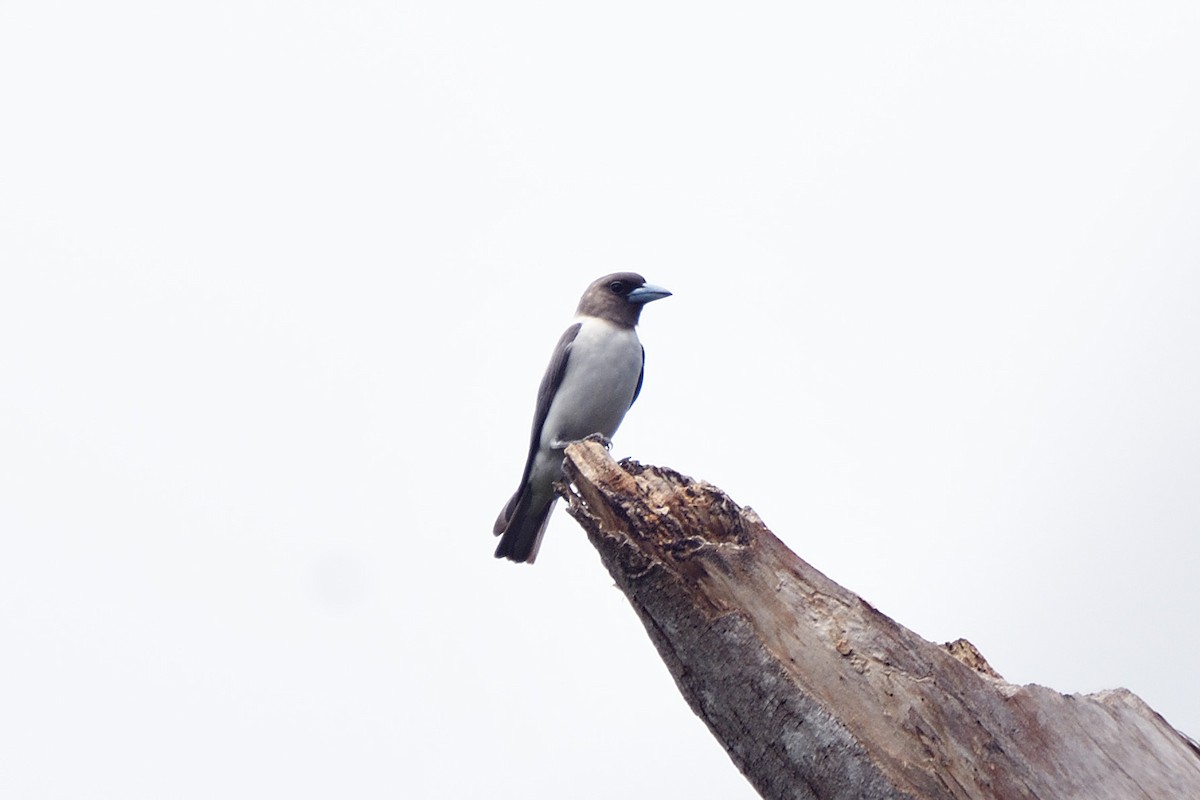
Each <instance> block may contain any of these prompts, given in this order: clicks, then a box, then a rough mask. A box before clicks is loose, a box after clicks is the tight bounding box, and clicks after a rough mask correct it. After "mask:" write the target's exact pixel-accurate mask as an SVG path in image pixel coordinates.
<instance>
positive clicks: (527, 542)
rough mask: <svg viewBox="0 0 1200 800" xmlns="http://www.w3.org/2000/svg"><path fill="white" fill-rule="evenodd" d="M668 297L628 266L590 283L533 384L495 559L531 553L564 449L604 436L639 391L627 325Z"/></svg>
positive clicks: (640, 359) (638, 367)
mask: <svg viewBox="0 0 1200 800" xmlns="http://www.w3.org/2000/svg"><path fill="white" fill-rule="evenodd" d="M670 295H671V293H670V292H668V291H667V290H666V289H663V288H661V287H659V286H654V285H652V284H649V283H646V281H645V279H644V278H642V276H641V275H638V274H636V273H633V272H616V273H613V274H612V275H605V276H604V277H603V278H600V279H598V280H596V281H594V282H593V283H592V285H591V286H589V287H588V288H587V291H586V292H584V293H583V297H581V298H580V299H579V308H577V309H576V310H575V321H574V323H573V324H572V325H571V327H569V328H567V330H566V332H565V333H563V335H562V338H561V339H559V340H558V346H557V347H555V348H554V354H553V355H552V356H551V357H550V365H549V366H548V367H546V374H545V375H544V376H542V383H541V386H539V387H538V394H537V407H536V408H535V410H534V412H533V434H532V436H531V437H530V440H529V456H528V457H527V458H526V459H525V471H524V472H523V473H522V474H521V483H520V485H519V486H518V488H517V491H516V493H515V494H513V496H512V499H511V500H509V501H508V504H507V505H505V506H504V510H503V511H501V512H500V516H499V517H497V518H496V524H495V526H494V527H493V529H492V532H493V533H494V534H496V535H497V536H499V537H500V545H499V546H498V547H497V548H496V558H507V559H510V560H511V561H518V562H519V561H524V562H528V563H530V564H532V563H533V560H534V559H535V558H537V553H538V547H539V546H541V543H542V535H543V534H544V533H545V532H546V523H547V522H549V520H550V511H551V510H552V509H553V508H554V503H555V501H556V500H557V499H558V497H557V496H556V495H555V494H554V481H556V480H558V479H559V478H560V477H562V463H563V448H565V447H566V446H567V444H569V443H570V442H574V441H578V440H580V439H584V438H586V437H588V436H590V435H591V434H593V433H599V434H601V435H603V436H604V437H605V438H606V439H611V438H612V436H613V434H614V433H616V432H617V426H619V425H620V424H621V420H622V419H623V418H624V417H625V412H626V411H628V410H629V407H630V406H632V405H633V401H634V400H637V397H638V393H639V392H641V390H642V367H643V363H644V362H645V351H644V350H643V349H642V343H641V342H640V341H638V337H637V331H635V330H634V327H635V326H636V325H637V323H638V317H639V316H640V315H641V313H642V306H644V305H645V304H646V303H649V302H650V301H652V300H658V299H660V298H663V297H669V296H670Z"/></svg>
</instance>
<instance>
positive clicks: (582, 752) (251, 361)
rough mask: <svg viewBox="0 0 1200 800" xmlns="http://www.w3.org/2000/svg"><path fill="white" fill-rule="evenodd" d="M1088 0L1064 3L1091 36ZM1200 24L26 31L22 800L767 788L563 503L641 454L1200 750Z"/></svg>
mask: <svg viewBox="0 0 1200 800" xmlns="http://www.w3.org/2000/svg"><path fill="white" fill-rule="evenodd" d="M1048 5H1050V6H1052V7H1049V8H1048V7H1047V6H1048ZM1197 42H1200V6H1198V5H1197V4H1195V3H1191V2H1180V3H1174V4H1171V3H1159V4H1153V3H1151V4H1144V3H1143V4H1126V3H1121V4H1115V3H1094V2H1088V3H1082V2H1081V3H1056V4H1045V3H1000V2H993V3H988V4H980V3H972V4H963V3H949V2H942V3H921V4H916V3H877V4H860V5H856V6H849V5H846V4H839V5H838V6H837V7H836V8H831V7H828V4H821V5H820V6H817V5H815V4H796V3H766V4H736V7H735V5H734V4H705V3H686V4H685V3H655V2H649V3H647V2H637V3H621V2H618V3H606V4H604V5H602V6H601V5H593V6H587V7H584V6H577V5H575V6H573V5H570V4H562V3H454V2H438V3H432V2H423V3H415V4H414V3H392V2H353V1H352V0H338V1H336V2H335V1H334V0H327V1H326V2H316V1H314V0H304V1H302V2H301V1H299V0H291V1H290V2H261V1H255V0H237V2H213V1H212V0H209V2H205V3H191V4H181V3H167V4H164V3H159V2H149V1H147V2H142V3H132V2H110V3H83V2H52V1H50V0H38V1H37V2H24V1H22V0H6V2H4V3H3V4H0V109H3V120H4V121H3V123H2V124H0V269H2V270H3V284H2V286H3V289H2V291H0V536H2V539H0V640H2V641H3V642H4V652H5V655H4V657H3V658H2V659H0V709H2V711H0V752H3V753H4V754H5V755H4V758H3V763H2V764H0V795H3V796H4V797H6V798H7V797H11V798H80V797H87V798H120V800H133V799H135V798H154V800H160V798H164V797H170V798H209V797H232V798H261V797H289V798H334V797H338V798H341V797H355V798H395V797H428V798H463V797H496V798H508V797H514V798H515V797H521V798H530V797H535V798H558V797H575V798H603V797H612V796H624V797H684V796H686V797H690V798H701V799H703V798H750V797H753V796H754V793H753V792H752V791H751V790H750V788H749V785H748V784H746V783H745V782H744V780H743V779H742V778H741V777H740V775H739V774H738V773H737V771H736V770H735V769H734V767H733V766H732V765H731V763H730V762H729V760H728V759H727V758H726V756H725V755H724V753H723V751H722V750H721V749H720V748H719V747H718V746H717V745H716V743H715V742H714V741H713V740H712V739H711V737H710V736H709V734H708V733H707V731H706V729H705V728H704V727H703V725H702V724H701V723H700V722H699V721H698V720H697V719H696V718H695V717H694V716H693V715H692V713H691V711H690V710H689V709H688V707H687V706H686V704H685V703H684V701H683V699H682V698H681V697H680V696H679V695H678V693H677V692H676V690H675V688H674V686H673V683H672V682H671V679H670V677H669V676H668V674H667V672H666V669H665V667H663V665H662V664H661V662H660V661H659V660H658V657H657V655H656V654H655V653H654V651H653V649H652V647H651V645H650V644H649V642H648V640H647V639H646V636H645V634H644V633H643V631H642V630H641V627H640V624H639V623H638V621H637V619H636V617H635V616H634V614H633V613H632V611H631V610H630V609H629V608H628V606H627V604H626V601H625V599H624V597H623V596H622V595H621V594H620V593H619V592H617V591H616V590H615V589H613V588H612V585H611V580H610V579H609V578H608V576H607V574H606V573H605V572H604V570H603V568H602V567H601V565H600V563H599V559H598V558H597V557H596V555H595V553H594V551H592V550H591V548H590V546H589V545H588V544H587V542H586V540H585V538H584V537H583V535H582V533H581V532H580V530H579V529H578V528H577V527H576V526H575V525H574V524H573V523H572V522H571V521H570V519H569V518H568V517H566V515H565V514H564V513H563V512H562V511H561V509H560V510H559V512H558V513H557V516H556V518H555V520H554V522H553V523H552V525H551V527H550V531H549V533H548V536H547V540H546V542H545V545H544V547H543V549H542V555H541V557H540V558H539V561H538V564H537V565H536V566H535V567H532V568H527V567H522V566H516V565H512V564H509V563H506V562H505V563H501V562H497V561H495V560H493V558H492V549H493V547H494V545H495V542H494V540H493V538H492V536H491V532H490V529H491V524H492V521H493V519H494V517H495V515H496V513H497V511H498V510H499V507H500V506H501V505H502V503H503V502H504V501H505V500H506V499H507V497H508V495H509V493H510V492H511V491H512V490H513V488H514V487H515V482H516V480H517V478H518V476H519V473H520V469H521V462H522V458H523V456H524V448H525V446H526V441H527V437H528V425H529V420H530V416H531V414H532V407H533V398H534V393H535V389H536V385H537V381H538V379H539V378H540V375H541V371H542V369H543V367H544V365H545V361H546V358H547V357H548V355H549V353H550V350H551V348H552V346H553V344H554V342H555V340H556V339H557V337H558V335H559V333H560V332H561V330H562V328H563V327H564V326H565V325H566V324H567V322H568V320H569V318H570V316H571V313H572V312H573V309H574V305H575V303H576V301H577V299H578V296H579V294H580V292H581V291H582V290H583V288H584V287H585V286H586V285H587V284H588V282H590V281H591V280H592V279H593V278H595V277H597V276H599V275H601V274H604V273H606V272H611V271H614V270H618V269H619V270H625V269H631V270H636V271H638V272H641V273H643V274H644V275H646V276H647V278H648V279H649V280H651V281H652V282H655V283H659V284H662V285H664V286H667V287H669V288H670V289H672V290H674V292H675V296H674V297H672V298H670V299H668V300H664V301H662V302H659V303H655V304H654V305H652V306H650V307H648V308H647V310H646V313H645V314H644V315H643V324H642V328H641V331H642V339H643V342H644V343H645V346H646V350H647V358H648V364H647V371H646V382H645V386H644V389H643V392H642V396H641V399H640V400H639V401H638V404H637V405H636V406H635V408H634V409H633V411H632V412H631V414H630V416H629V417H628V418H627V420H626V424H625V426H624V428H623V429H622V430H621V431H620V433H618V435H617V437H616V447H615V453H616V454H617V455H632V456H634V457H636V458H638V459H640V460H642V461H646V462H650V463H658V464H664V465H669V466H671V467H673V468H676V469H678V470H680V471H682V472H684V473H687V474H690V475H693V476H696V477H701V478H705V479H707V480H710V481H712V482H713V483H715V484H717V485H718V486H720V487H722V488H724V489H725V490H726V491H728V492H729V493H731V494H732V496H733V497H734V498H735V499H736V500H738V501H739V502H742V503H744V504H749V505H752V506H754V507H755V508H756V509H757V510H758V511H759V512H760V513H761V514H762V516H763V517H764V519H765V520H766V521H767V523H768V524H769V525H771V526H772V528H773V529H774V530H775V532H776V533H777V534H778V535H779V536H781V537H782V538H783V539H784V540H785V541H786V542H788V543H789V545H790V546H792V547H793V548H794V549H795V550H796V551H797V552H798V553H799V554H800V555H801V556H802V557H804V558H806V559H807V560H809V561H810V562H812V563H813V564H814V565H816V566H817V567H818V568H820V569H821V570H823V571H825V572H826V573H827V574H829V575H830V576H831V577H833V578H834V579H835V580H838V581H839V582H841V583H843V584H845V585H847V586H848V587H850V588H851V589H853V590H855V591H857V592H859V593H861V594H862V595H863V596H864V597H865V598H866V599H867V600H868V601H870V602H871V603H873V604H875V605H876V606H878V607H879V608H880V609H881V610H882V611H883V612H884V613H887V614H888V615H890V616H892V617H893V618H895V619H897V620H898V621H900V622H901V623H903V624H905V625H908V626H909V627H911V628H913V629H914V630H916V631H917V632H918V633H920V634H922V635H923V636H925V637H926V638H929V639H932V640H936V641H944V640H947V639H953V638H956V637H958V636H965V637H967V638H969V639H970V640H971V641H973V642H974V643H975V644H976V645H978V646H979V648H980V649H981V650H982V652H983V653H984V655H985V656H986V657H987V658H988V659H990V661H991V663H992V664H993V666H995V668H996V669H997V670H999V671H1000V672H1001V673H1002V674H1004V675H1005V676H1006V677H1007V678H1008V679H1010V680H1012V681H1014V682H1019V683H1026V682H1036V683H1041V684H1044V685H1048V686H1051V687H1054V688H1055V689H1058V690H1061V691H1064V692H1089V691H1095V690H1099V689H1103V688H1111V687H1115V686H1126V687H1128V688H1130V689H1132V690H1133V691H1135V692H1137V693H1138V694H1139V695H1141V696H1142V697H1143V698H1145V699H1146V700H1147V701H1148V702H1149V703H1150V704H1151V705H1152V706H1153V707H1154V708H1155V709H1157V710H1158V711H1159V712H1160V713H1162V714H1163V715H1164V716H1165V717H1166V718H1167V720H1168V721H1169V722H1171V723H1173V724H1174V725H1176V726H1177V727H1179V728H1181V729H1182V730H1184V731H1185V732H1188V733H1190V734H1191V735H1193V736H1197V735H1200V691H1197V688H1196V675H1197V674H1200V636H1198V631H1197V625H1196V609H1197V608H1198V607H1200V579H1198V571H1200V414H1198V413H1197V409H1200V224H1198V223H1200V48H1198V47H1197Z"/></svg>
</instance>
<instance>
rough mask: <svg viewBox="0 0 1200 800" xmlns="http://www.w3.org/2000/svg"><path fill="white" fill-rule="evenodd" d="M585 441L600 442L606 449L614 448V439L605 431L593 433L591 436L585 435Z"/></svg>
mask: <svg viewBox="0 0 1200 800" xmlns="http://www.w3.org/2000/svg"><path fill="white" fill-rule="evenodd" d="M583 441H585V442H599V443H600V444H602V445H604V449H605V450H612V439H609V438H608V437H607V436H605V435H604V434H603V433H593V434H591V435H590V436H585V437H583Z"/></svg>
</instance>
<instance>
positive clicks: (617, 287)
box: [575, 272, 671, 328]
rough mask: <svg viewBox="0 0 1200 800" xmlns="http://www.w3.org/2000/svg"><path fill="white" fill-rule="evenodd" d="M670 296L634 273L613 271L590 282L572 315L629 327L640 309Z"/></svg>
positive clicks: (636, 320) (634, 321) (634, 322)
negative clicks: (653, 301)
mask: <svg viewBox="0 0 1200 800" xmlns="http://www.w3.org/2000/svg"><path fill="white" fill-rule="evenodd" d="M670 296H671V293H670V292H668V291H667V290H666V289H664V288H662V287H661V286H655V285H654V284H651V283H646V279H645V278H643V277H642V276H641V275H638V274H637V273H636V272H614V273H613V274H611V275H605V276H604V277H603V278H598V279H597V280H595V281H593V282H592V285H591V286H589V287H588V288H587V291H586V292H584V293H583V297H581V298H579V308H577V309H576V310H575V313H576V314H586V315H587V316H589V317H599V318H600V319H606V320H608V321H609V322H612V323H615V324H617V325H621V326H623V327H626V328H632V327H634V326H635V325H637V323H638V317H639V316H641V313H642V306H644V305H645V304H646V303H649V302H651V301H652V300H659V299H661V298H663V297H670Z"/></svg>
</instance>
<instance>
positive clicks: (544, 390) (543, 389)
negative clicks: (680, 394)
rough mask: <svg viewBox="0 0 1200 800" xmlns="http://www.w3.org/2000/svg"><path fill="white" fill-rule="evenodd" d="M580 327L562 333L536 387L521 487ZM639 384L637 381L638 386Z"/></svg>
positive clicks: (529, 468) (573, 326)
mask: <svg viewBox="0 0 1200 800" xmlns="http://www.w3.org/2000/svg"><path fill="white" fill-rule="evenodd" d="M582 326H583V324H582V323H580V322H576V323H575V324H574V325H572V326H571V327H569V328H567V329H566V330H565V331H563V335H562V338H560V339H559V340H558V344H557V345H555V346H554V353H553V355H551V356H550V363H549V364H548V365H547V366H546V374H545V375H543V376H542V383H541V385H540V386H538V393H537V406H536V407H535V408H534V411H533V431H532V432H531V433H530V435H529V454H528V455H527V456H526V457H525V471H524V472H523V473H521V484H520V485H521V486H524V485H525V481H527V480H529V471H530V470H531V469H533V456H534V453H536V452H537V449H538V445H539V444H540V443H541V441H542V426H543V425H545V424H546V417H547V416H549V415H550V404H551V403H552V402H554V395H555V394H556V393H557V392H558V386H559V384H561V383H562V379H563V375H564V374H566V371H567V359H568V358H569V357H570V355H571V342H573V341H575V337H576V336H578V335H579V329H580V328H581V327H582ZM640 383H641V381H640V379H639V385H640Z"/></svg>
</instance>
